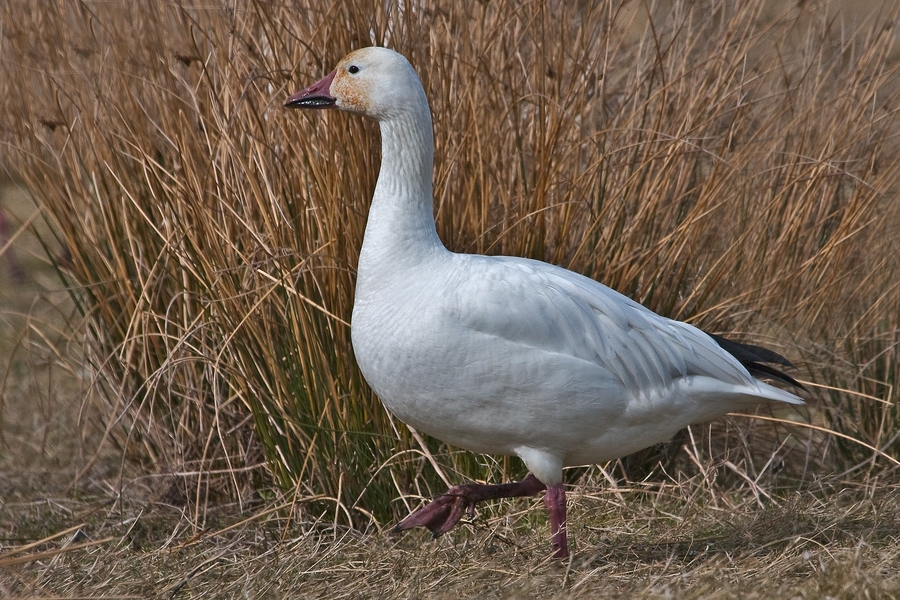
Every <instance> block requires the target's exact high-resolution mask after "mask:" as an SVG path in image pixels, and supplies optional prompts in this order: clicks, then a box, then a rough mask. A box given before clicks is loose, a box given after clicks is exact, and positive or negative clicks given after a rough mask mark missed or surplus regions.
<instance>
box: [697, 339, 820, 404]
mask: <svg viewBox="0 0 900 600" xmlns="http://www.w3.org/2000/svg"><path fill="white" fill-rule="evenodd" d="M707 335H708V336H709V337H711V338H712V339H713V340H715V342H716V343H717V344H719V347H720V348H722V350H724V351H725V352H728V353H729V354H731V355H732V356H733V357H735V358H736V359H738V362H740V363H741V364H742V365H744V368H746V369H747V371H749V372H750V374H751V375H753V376H754V377H758V378H762V377H768V378H771V379H775V380H776V381H780V382H782V383H786V384H788V385H791V386H794V387H796V388H798V389H801V390H804V391H806V388H805V387H803V384H801V383H800V382H799V381H797V380H796V379H794V378H793V377H791V376H790V375H788V374H787V373H785V372H783V371H780V370H779V369H776V368H775V367H770V366H769V365H767V364H763V363H770V364H777V365H782V366H785V367H789V368H791V369H793V368H795V367H794V365H793V364H792V363H791V361H789V360H788V359H786V358H785V357H783V356H782V355H780V354H778V353H777V352H775V351H773V350H769V349H768V348H763V347H762V346H755V345H753V344H742V343H739V342H734V341H732V340H729V339H726V338H723V337H722V336H720V335H715V334H713V333H707Z"/></svg>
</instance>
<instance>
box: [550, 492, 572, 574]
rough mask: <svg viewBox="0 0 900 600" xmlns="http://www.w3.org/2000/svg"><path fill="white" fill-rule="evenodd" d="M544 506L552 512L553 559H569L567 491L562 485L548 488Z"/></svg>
mask: <svg viewBox="0 0 900 600" xmlns="http://www.w3.org/2000/svg"><path fill="white" fill-rule="evenodd" d="M544 504H546V505H547V510H548V511H549V512H550V546H551V547H552V548H553V558H569V541H568V532H567V531H566V490H565V488H563V484H562V483H557V484H556V485H554V486H552V487H549V488H547V492H546V493H545V494H544Z"/></svg>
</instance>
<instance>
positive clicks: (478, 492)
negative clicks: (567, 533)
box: [394, 473, 565, 537]
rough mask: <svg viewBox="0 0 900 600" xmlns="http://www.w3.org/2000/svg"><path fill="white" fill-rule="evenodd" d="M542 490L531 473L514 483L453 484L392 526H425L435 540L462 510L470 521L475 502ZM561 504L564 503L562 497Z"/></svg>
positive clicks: (455, 522)
mask: <svg viewBox="0 0 900 600" xmlns="http://www.w3.org/2000/svg"><path fill="white" fill-rule="evenodd" d="M545 489H547V486H545V485H544V484H543V483H541V482H540V481H538V479H537V477H535V476H534V475H532V474H531V473H529V474H528V476H527V477H525V479H523V480H522V481H519V482H516V483H504V484H499V485H485V484H480V483H467V484H464V485H455V486H453V487H452V488H450V489H449V490H447V491H446V492H444V493H443V494H442V495H441V496H438V497H437V498H435V499H434V500H432V501H431V502H429V503H428V504H426V505H425V506H423V507H422V508H420V509H418V510H417V511H415V512H413V513H412V514H410V515H409V516H408V517H406V518H405V519H403V520H402V521H400V522H399V523H397V525H395V526H394V531H395V532H397V531H405V530H407V529H412V528H413V527H425V528H426V529H428V530H429V531H430V532H431V533H433V534H434V537H438V536H440V535H442V534H444V533H447V532H448V531H450V530H451V529H452V528H453V526H454V525H456V524H457V523H458V522H459V520H460V519H461V518H462V515H463V510H465V511H466V514H468V516H469V518H470V519H471V518H472V517H474V516H475V503H476V502H481V501H482V500H493V499H495V498H516V497H520V496H534V495H535V494H537V493H538V492H541V491H543V490H545ZM563 502H565V497H564V498H563ZM563 510H565V508H563Z"/></svg>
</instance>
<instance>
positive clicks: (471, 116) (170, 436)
mask: <svg viewBox="0 0 900 600" xmlns="http://www.w3.org/2000/svg"><path fill="white" fill-rule="evenodd" d="M553 4H555V3H547V2H544V1H536V0H534V1H519V2H514V1H511V0H504V1H500V2H486V3H459V2H450V1H443V0H439V1H437V2H429V3H420V2H405V3H402V4H398V5H391V4H390V3H373V4H370V3H362V2H357V1H354V0H344V1H340V2H334V3H329V4H328V5H327V6H325V5H324V4H322V3H317V2H297V3H291V4H290V5H289V6H282V5H280V4H277V3H271V2H262V1H259V0H258V1H256V2H252V3H245V4H243V5H233V4H223V5H215V6H210V5H209V4H208V3H200V2H192V1H188V0H184V1H181V2H174V3H156V2H150V1H149V0H142V1H138V2H133V3H114V4H104V3H97V4H93V3H78V2H64V1H61V0H60V1H59V2H53V3H44V2H37V1H36V0H14V1H12V2H7V3H5V4H3V6H2V7H0V23H2V31H0V52H2V56H3V58H4V60H3V61H2V63H0V69H2V72H3V76H2V77H0V87H2V94H0V107H2V111H0V131H2V132H3V133H2V135H3V139H4V140H5V141H6V143H5V144H4V148H3V150H2V159H3V160H4V162H5V163H6V164H7V165H8V166H9V168H10V169H12V170H13V171H15V172H16V173H18V175H19V176H20V177H22V178H24V179H25V180H27V182H28V183H29V185H30V188H31V190H32V192H33V193H34V194H35V196H36V197H37V198H38V199H39V200H40V202H41V203H42V204H43V206H44V209H45V211H46V216H47V218H48V220H49V221H50V222H51V224H52V226H53V231H54V232H55V236H56V240H47V245H48V248H51V247H53V245H54V243H58V244H59V245H60V246H61V247H62V248H63V249H64V251H63V253H62V255H60V256H57V257H56V259H57V263H58V265H59V268H60V271H61V273H62V274H63V276H64V278H65V280H66V282H67V283H68V284H69V285H71V287H72V295H73V298H74V299H75V301H76V302H77V303H78V306H79V308H80V310H81V312H82V313H83V315H84V316H85V321H84V322H85V324H86V325H85V328H84V330H83V335H84V336H86V339H87V340H88V342H89V343H88V344H87V345H86V347H87V348H88V351H87V354H86V356H84V357H83V360H84V361H85V364H86V365H89V366H90V367H91V368H92V369H93V376H94V377H95V378H96V380H97V383H98V385H99V387H100V388H101V389H102V390H103V391H104V393H105V395H104V396H103V399H102V400H101V401H100V402H101V403H102V406H101V409H102V411H103V413H104V414H105V415H107V417H108V437H109V438H111V439H112V440H114V441H116V442H117V443H119V444H122V445H123V446H124V447H125V448H127V450H128V451H129V453H130V455H131V456H132V457H135V458H139V459H143V460H145V461H149V463H148V464H152V465H154V468H158V469H161V470H166V471H169V472H179V473H182V474H184V475H185V477H187V480H188V481H189V482H190V484H191V485H190V486H189V488H188V492H189V493H188V499H189V500H190V502H191V505H192V506H194V507H195V509H196V510H197V515H198V517H202V507H203V506H204V503H205V502H206V501H207V498H208V497H209V494H210V493H212V492H214V491H216V490H222V489H224V490H226V491H227V490H228V489H229V487H230V489H231V490H232V492H235V493H237V495H238V496H239V497H246V494H245V492H246V490H247V489H248V486H249V485H250V484H252V483H253V477H252V475H253V474H258V473H263V472H264V473H268V474H269V475H271V476H272V477H274V479H275V480H276V481H277V482H279V483H281V484H282V485H283V486H284V487H285V488H286V489H288V490H291V491H292V492H293V493H295V496H294V497H296V498H300V499H303V498H307V499H308V498H314V499H318V500H319V501H321V502H325V503H326V504H328V506H329V507H330V508H331V509H334V511H335V512H336V513H337V515H338V517H339V518H341V519H345V520H347V521H349V522H353V523H364V522H367V521H368V520H369V519H371V518H374V519H375V520H376V521H383V520H386V519H390V518H392V516H393V515H394V514H395V513H402V512H404V511H405V507H404V506H403V505H402V504H398V503H397V502H396V497H397V496H398V493H397V491H398V490H400V491H401V492H404V493H406V492H411V493H419V494H422V495H430V494H432V493H434V492H437V491H439V490H440V488H441V487H442V486H443V483H442V482H441V481H440V478H439V477H438V476H437V475H435V468H434V467H435V465H437V467H438V469H440V470H441V471H442V472H445V471H447V472H448V471H454V470H455V471H457V472H458V473H459V474H458V475H452V474H448V475H447V477H448V479H452V480H457V479H458V478H460V477H463V476H465V477H478V478H486V479H496V478H500V477H502V476H507V475H514V474H515V473H514V472H515V471H516V470H517V469H519V468H520V467H518V466H517V465H515V464H514V463H510V462H508V461H507V460H505V459H503V460H500V461H493V460H487V461H486V460H484V459H483V458H480V457H472V456H471V455H468V454H465V453H459V452H456V451H454V450H452V449H449V448H447V447H445V446H442V445H440V444H438V443H437V442H436V441H434V440H428V439H422V438H418V439H417V438H416V437H415V436H414V435H413V434H411V433H410V432H409V431H408V430H407V429H406V428H405V426H403V425H402V424H401V423H398V422H396V421H394V420H392V419H391V417H390V416H389V415H388V414H387V413H386V412H385V411H384V409H383V408H382V407H381V405H380V403H379V402H378V400H377V398H375V397H374V395H373V394H372V393H371V391H369V390H368V388H367V387H366V385H365V383H364V382H363V381H362V379H361V377H360V375H359V373H358V371H357V369H356V367H355V364H354V361H353V357H352V354H351V348H350V338H349V326H348V322H349V315H350V309H351V306H352V299H353V286H354V279H355V265H356V259H357V253H358V248H359V245H360V242H361V239H362V232H363V228H364V225H365V217H366V211H367V207H368V199H369V198H370V196H371V192H372V189H373V187H374V181H375V177H376V174H377V168H378V161H379V156H378V152H379V150H378V134H377V128H376V126H375V125H374V124H373V123H370V122H365V121H362V120H360V119H358V118H356V117H353V116H350V115H346V114H339V113H336V112H335V113H327V114H322V113H318V114H313V115H309V114H297V113H295V112H294V113H287V112H286V111H284V110H283V109H282V107H281V103H282V101H283V99H284V97H285V96H286V95H287V94H288V93H289V92H292V91H295V90H296V89H297V88H299V87H302V86H305V85H307V84H309V83H311V82H313V81H314V80H316V79H317V78H319V77H320V76H322V75H323V74H325V73H326V72H328V71H329V70H330V69H331V68H332V66H333V64H334V63H335V62H336V61H337V60H338V59H339V58H340V57H341V56H343V55H344V54H345V53H346V52H348V51H349V50H351V49H353V48H357V47H360V46H365V45H370V44H373V43H375V44H383V45H388V46H391V47H393V48H395V49H397V50H398V51H400V52H402V53H404V54H406V55H407V56H408V57H409V58H410V60H411V62H412V63H413V65H414V66H415V67H416V68H417V70H418V71H419V73H420V75H421V78H422V81H423V84H424V85H425V88H426V92H427V94H428V96H429V98H430V100H431V103H432V108H433V111H434V117H435V118H434V122H435V131H436V144H437V148H436V173H435V214H436V217H437V222H438V230H439V233H440V234H441V237H442V239H444V240H445V242H446V244H447V245H448V246H449V247H450V248H451V249H453V250H457V251H466V252H485V253H491V254H501V253H502V254H514V255H522V256H530V257H535V258H539V259H542V260H547V261H550V262H554V263H557V264H561V265H564V266H566V267H569V268H572V269H575V270H577V271H580V272H582V273H585V274H587V275H590V276H592V277H595V278H597V279H599V280H601V281H603V282H605V283H607V284H608V285H610V286H611V287H614V288H616V289H618V290H620V291H622V292H624V293H626V294H628V295H630V296H632V297H634V298H635V299H636V300H638V301H640V302H643V303H645V304H646V305H648V306H649V307H651V308H653V309H654V310H656V311H658V312H661V313H662V314H665V315H668V316H671V317H674V318H678V319H686V320H689V321H691V322H694V323H696V324H698V325H700V326H702V327H704V328H706V329H708V330H713V331H719V332H724V333H734V332H746V336H745V337H746V339H747V340H748V341H755V342H758V343H766V344H768V345H772V346H775V347H776V348H778V349H780V350H782V351H783V352H784V353H786V354H788V355H790V356H791V357H793V358H797V359H798V361H797V362H798V364H799V365H800V366H801V368H802V371H801V377H803V378H805V379H809V380H812V381H815V382H817V383H818V384H824V385H828V386H831V387H829V388H825V389H822V388H819V387H815V388H813V389H814V392H813V398H814V399H815V400H816V403H815V404H814V411H815V412H814V413H813V420H814V422H816V423H820V424H824V425H826V426H828V427H832V428H834V429H836V430H838V431H840V432H844V433H846V434H849V435H851V436H854V437H856V438H859V439H862V440H863V441H865V442H866V443H868V444H871V445H873V446H875V447H878V448H881V449H883V450H885V451H887V452H893V453H896V451H897V449H898V444H897V439H896V438H897V431H898V417H897V414H896V411H895V410H894V409H893V408H891V407H890V406H889V405H888V404H885V403H886V402H894V401H895V400H896V392H895V390H894V384H895V382H896V380H897V365H898V360H897V350H896V348H897V343H898V335H900V334H898V331H900V327H898V325H900V324H898V310H900V287H898V286H900V283H898V281H900V279H898V277H897V274H898V273H897V267H896V259H895V257H896V256H897V254H898V250H900V236H897V235H896V233H895V232H896V231H897V230H898V225H900V212H898V204H897V202H896V200H895V195H896V193H897V191H898V178H900V160H898V140H897V122H896V115H897V100H896V98H897V95H896V91H897V89H896V84H895V83H894V82H895V80H896V78H897V72H896V71H897V54H896V50H895V49H894V47H893V44H894V40H895V37H896V35H895V33H894V31H893V29H892V27H893V25H891V23H893V21H890V20H889V19H888V18H887V17H885V18H883V19H875V18H873V19H871V20H869V21H866V22H862V23H858V24H853V26H851V24H848V23H846V22H844V21H841V19H840V18H838V17H834V16H828V15H827V14H824V15H819V14H818V13H817V12H816V11H815V10H814V7H810V6H807V5H804V4H801V5H799V6H794V5H792V6H791V8H787V9H785V10H784V12H782V13H777V12H775V13H773V12H771V11H770V9H769V5H768V4H767V3H765V2H763V1H762V0H750V1H749V2H744V3H739V4H731V3H714V2H673V3H671V4H668V5H664V6H661V7H660V8H659V9H658V10H657V11H656V12H655V13H654V14H653V15H650V16H648V15H646V14H645V13H644V11H645V7H646V5H645V4H641V3H634V2H619V1H618V0H613V1H610V2H596V3H590V2H583V3H577V6H575V7H572V6H569V4H570V3H565V2H563V3H560V4H561V6H560V7H559V8H558V9H554V8H552V5H553ZM895 16H896V15H895ZM868 396H871V397H873V398H876V399H877V400H872V399H867V397H868ZM823 419H824V420H823ZM840 448H841V450H842V452H841V453H840V454H839V455H838V456H837V457H831V454H829V455H828V457H830V458H832V460H833V462H828V464H832V465H837V466H839V467H848V468H849V467H852V466H855V465H857V464H860V465H862V464H866V465H869V466H871V464H872V463H871V461H869V462H864V461H866V460H868V459H871V458H872V456H873V455H872V453H871V452H870V451H868V450H865V451H860V448H862V446H858V445H857V446H853V445H848V446H843V445H842V446H841V447H840ZM826 462H827V461H826ZM263 464H264V465H265V467H261V465H263ZM876 464H877V463H876ZM260 469H263V471H261V470H260ZM229 482H230V483H229Z"/></svg>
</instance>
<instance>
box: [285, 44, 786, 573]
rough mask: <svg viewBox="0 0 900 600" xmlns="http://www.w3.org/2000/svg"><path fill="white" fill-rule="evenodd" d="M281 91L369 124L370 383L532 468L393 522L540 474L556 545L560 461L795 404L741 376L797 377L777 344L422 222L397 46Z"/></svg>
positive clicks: (448, 435)
mask: <svg viewBox="0 0 900 600" xmlns="http://www.w3.org/2000/svg"><path fill="white" fill-rule="evenodd" d="M285 106H287V107H291V108H331V107H336V108H339V109H342V110H347V111H350V112H354V113H357V114H361V115H363V116H366V117H371V118H374V119H376V120H377V121H378V123H379V124H380V127H381V148H382V150H381V171H380V173H379V175H378V183H377V185H376V186H375V194H374V196H373V198H372V206H371V209H370V212H369V218H368V223H367V225H366V231H365V238H364V240H363V244H362V250H361V252H360V256H359V271H358V278H357V287H356V300H355V303H354V305H353V319H352V327H351V333H352V339H353V350H354V352H355V354H356V360H357V362H358V363H359V368H360V369H361V370H362V373H363V375H364V376H365V378H366V381H368V383H369V385H371V386H372V389H373V390H374V391H375V393H376V394H377V395H378V397H379V398H381V400H382V401H383V402H384V405H385V406H386V407H387V408H388V410H390V411H391V412H392V413H393V414H394V415H396V416H397V417H398V418H399V419H401V420H402V421H404V422H406V423H408V424H410V425H412V426H414V427H416V428H417V429H419V430H421V431H424V432H427V433H429V434H430V435H432V436H434V437H437V438H439V439H441V440H444V441H446V442H449V443H451V444H454V445H456V446H460V447H462V448H465V449H467V450H471V451H473V452H483V453H491V454H510V455H516V456H518V457H520V458H521V459H522V460H523V461H525V464H526V465H527V466H528V469H529V470H530V474H529V475H528V476H527V477H526V478H525V479H524V480H522V481H521V482H517V483H510V484H504V485H483V484H465V485H458V486H454V487H452V488H450V489H449V490H448V491H447V492H446V493H445V494H444V495H442V496H440V497H438V498H436V499H434V500H433V501H432V502H431V503H429V504H427V505H425V506H424V507H422V508H420V509H418V510H417V511H415V512H413V513H412V514H411V515H409V516H408V517H407V518H406V519H404V520H403V521H402V522H400V523H399V524H398V525H397V526H396V529H397V530H404V529H409V528H412V527H419V526H424V527H427V528H428V529H430V530H431V531H432V532H433V533H434V534H435V535H436V536H437V535H440V534H442V533H445V532H446V531H448V530H449V529H450V528H451V527H453V526H454V525H455V524H456V523H457V522H458V521H459V519H460V518H461V517H462V514H463V511H464V510H465V511H467V512H468V513H469V514H470V515H471V514H472V512H473V510H474V505H475V503H476V502H478V501H481V500H486V499H489V498H508V497H513V496H530V495H534V494H537V493H539V492H541V491H544V490H546V493H545V496H544V499H545V502H546V505H547V508H548V510H549V513H550V522H551V530H552V531H551V543H552V548H553V551H554V555H555V556H557V557H560V558H565V557H567V556H568V545H567V539H566V504H565V491H564V489H563V484H562V469H563V467H565V466H572V465H584V464H592V463H598V462H604V461H608V460H611V459H615V458H617V457H621V456H624V455H626V454H629V453H631V452H635V451H637V450H640V449H642V448H645V447H647V446H650V445H652V444H655V443H658V442H661V441H665V440H667V439H669V438H670V437H671V436H672V435H674V434H675V433H676V432H677V431H678V430H679V429H681V428H683V427H686V426H687V425H690V424H691V423H697V422H703V421H708V420H710V419H713V418H715V417H718V416H721V415H724V414H725V413H728V412H730V411H733V410H736V409H742V408H746V407H749V406H751V405H754V404H757V403H760V402H764V401H776V402H787V403H790V404H803V401H802V400H801V399H800V398H798V397H797V396H795V395H794V394H791V393H788V392H786V391H783V390H781V389H778V388H776V387H773V386H771V385H768V384H766V383H763V382H761V381H759V380H757V379H755V378H754V377H753V376H752V375H751V372H753V373H754V374H757V375H763V376H768V377H771V378H774V379H779V380H781V381H783V382H786V383H789V384H793V385H797V386H799V384H797V382H795V381H794V380H793V379H792V378H790V377H789V376H787V375H785V374H783V373H781V372H779V371H778V370H776V369H774V368H772V367H769V366H766V365H763V364H761V363H764V362H770V363H773V362H774V363H778V364H784V365H790V363H788V362H787V361H786V360H785V359H784V358H782V357H781V356H779V355H777V354H775V353H774V352H771V351H768V350H765V349H763V348H759V347H756V346H748V345H742V344H736V343H733V342H728V341H727V340H724V339H722V338H717V337H712V336H710V335H707V334H706V333H704V332H702V331H701V330H699V329H697V328H696V327H693V326H691V325H688V324H686V323H681V322H678V321H673V320H671V319H667V318H665V317H661V316H659V315H657V314H655V313H653V312H652V311H650V310H648V309H647V308H644V307H643V306H641V305H640V304H638V303H636V302H634V301H632V300H631V299H629V298H627V297H625V296H623V295H621V294H619V293H617V292H615V291H613V290H611V289H609V288H607V287H606V286H604V285H602V284H600V283H597V282H596V281H594V280H592V279H588V278H587V277H583V276H581V275H579V274H577V273H573V272H572V271H567V270H566V269H563V268H560V267H557V266H553V265H549V264H546V263H543V262H539V261H536V260H527V259H524V258H515V257H506V256H503V257H500V256H481V255H472V254H456V253H453V252H450V251H449V250H447V249H446V248H445V247H444V245H443V244H442V243H441V240H440V239H439V238H438V235H437V231H436V230H435V224H434V214H433V206H432V205H433V198H432V170H433V158H434V138H433V133H432V125H431V111H430V109H429V107H428V100H427V99H426V97H425V92H424V90H423V89H422V85H421V83H420V82H419V78H418V76H417V75H416V72H415V71H414V70H413V68H412V66H411V65H410V64H409V62H408V61H407V60H406V58H404V57H403V56H402V55H400V54H398V53H396V52H394V51H392V50H388V49H386V48H363V49H361V50H357V51H355V52H352V53H350V54H349V55H347V56H346V57H345V58H344V59H343V60H341V61H340V62H339V63H338V65H337V67H336V68H335V70H334V71H332V72H331V73H330V74H328V75H327V76H326V77H325V78H323V79H322V80H320V81H319V82H317V83H315V84H313V85H312V86H310V87H308V88H306V89H304V90H301V91H300V92H297V93H296V94H294V95H292V96H290V97H289V98H288V99H287V100H286V102H285ZM748 369H749V370H748Z"/></svg>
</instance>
